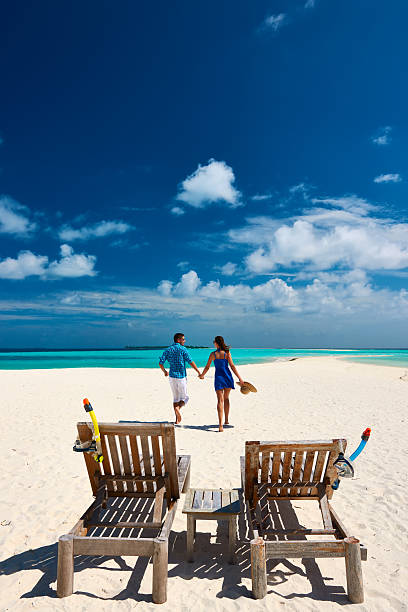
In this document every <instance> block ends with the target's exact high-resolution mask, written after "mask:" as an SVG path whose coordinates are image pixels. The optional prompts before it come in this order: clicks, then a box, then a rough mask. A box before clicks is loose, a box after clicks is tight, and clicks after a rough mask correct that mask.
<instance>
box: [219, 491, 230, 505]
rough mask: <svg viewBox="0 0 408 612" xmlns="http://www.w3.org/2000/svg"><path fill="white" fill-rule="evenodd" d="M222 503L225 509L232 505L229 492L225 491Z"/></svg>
mask: <svg viewBox="0 0 408 612" xmlns="http://www.w3.org/2000/svg"><path fill="white" fill-rule="evenodd" d="M221 502H222V506H223V508H225V507H226V506H229V505H230V503H231V495H230V492H229V491H223V492H222V495H221Z"/></svg>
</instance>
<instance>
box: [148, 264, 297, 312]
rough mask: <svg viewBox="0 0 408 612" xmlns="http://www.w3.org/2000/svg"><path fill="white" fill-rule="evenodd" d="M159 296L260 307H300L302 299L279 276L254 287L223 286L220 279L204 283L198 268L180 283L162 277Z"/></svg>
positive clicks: (269, 308)
mask: <svg viewBox="0 0 408 612" xmlns="http://www.w3.org/2000/svg"><path fill="white" fill-rule="evenodd" d="M157 289H158V292H159V294H160V295H163V296H166V297H172V298H174V299H187V300H194V302H195V303H196V304H197V303H198V302H200V303H202V302H203V301H209V302H217V301H221V303H222V304H224V303H225V302H230V303H231V302H232V303H233V304H234V305H235V307H239V308H240V310H242V308H244V309H245V310H246V309H249V308H255V309H258V310H268V311H269V310H276V309H279V308H282V307H285V308H286V307H287V308H290V309H297V308H298V305H299V302H298V297H297V295H296V291H295V290H294V289H293V288H292V287H289V285H287V284H286V283H285V281H283V280H282V279H280V278H275V279H271V280H269V281H267V282H266V283H262V284H259V285H255V286H253V287H251V286H249V285H245V284H242V283H238V284H235V285H221V284H220V282H219V281H218V280H217V281H216V280H212V281H209V282H208V283H206V284H203V283H202V281H201V279H200V278H199V276H198V274H197V272H196V271H195V270H190V271H189V272H186V274H183V275H182V276H181V279H180V281H179V282H178V283H173V282H171V281H168V280H163V281H161V282H160V284H159V286H158V288H157Z"/></svg>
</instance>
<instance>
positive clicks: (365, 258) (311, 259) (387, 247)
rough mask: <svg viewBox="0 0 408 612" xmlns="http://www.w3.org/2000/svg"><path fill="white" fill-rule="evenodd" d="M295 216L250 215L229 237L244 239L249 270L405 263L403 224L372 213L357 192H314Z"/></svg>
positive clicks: (407, 233) (407, 230)
mask: <svg viewBox="0 0 408 612" xmlns="http://www.w3.org/2000/svg"><path fill="white" fill-rule="evenodd" d="M311 203H312V204H315V205H316V204H317V205H318V206H315V207H310V208H308V209H307V210H306V211H304V213H303V214H301V215H298V216H297V217H296V218H288V219H275V218H271V217H253V218H250V219H247V224H246V226H245V227H242V228H239V229H235V230H230V231H229V238H230V240H231V241H232V242H235V243H236V244H242V245H247V248H248V249H249V254H248V255H247V257H246V260H245V264H246V267H247V270H248V271H249V272H251V273H255V274H265V273H270V272H276V271H282V270H285V269H286V270H287V269H291V270H295V271H297V272H299V271H301V272H303V273H305V272H308V273H309V274H312V273H314V272H316V271H319V270H332V269H333V270H334V269H349V270H353V269H361V270H368V271H380V270H402V269H404V268H406V267H408V224H406V223H399V222H397V221H393V220H390V219H384V218H381V217H379V216H376V215H375V213H376V212H379V211H377V210H376V207H375V206H373V205H372V204H370V203H369V202H367V201H366V200H364V199H362V198H358V197H357V196H345V197H341V198H314V199H313V200H311Z"/></svg>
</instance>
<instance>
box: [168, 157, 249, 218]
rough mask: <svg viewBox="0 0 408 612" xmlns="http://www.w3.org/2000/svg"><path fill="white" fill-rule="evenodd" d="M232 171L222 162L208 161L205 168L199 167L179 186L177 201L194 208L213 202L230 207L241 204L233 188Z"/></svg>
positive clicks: (239, 197)
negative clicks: (222, 203)
mask: <svg viewBox="0 0 408 612" xmlns="http://www.w3.org/2000/svg"><path fill="white" fill-rule="evenodd" d="M234 182H235V175H234V171H233V170H232V168H231V167H230V166H228V165H227V164H226V163H225V162H224V161H216V160H215V159H210V161H209V162H208V164H207V165H206V166H201V165H199V166H198V168H197V170H196V171H195V172H193V174H191V175H190V176H188V177H187V178H186V179H185V180H184V181H183V182H182V183H181V185H180V188H179V193H178V195H177V199H178V200H179V201H181V202H185V203H186V204H189V205H190V206H193V207H194V208H203V207H204V206H207V205H208V204H212V203H214V202H224V203H226V204H228V205H229V206H231V207H233V208H234V207H236V206H239V205H240V204H241V193H240V192H239V191H238V190H237V189H236V188H235V187H234Z"/></svg>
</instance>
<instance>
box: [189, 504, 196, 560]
mask: <svg viewBox="0 0 408 612" xmlns="http://www.w3.org/2000/svg"><path fill="white" fill-rule="evenodd" d="M195 531H196V520H195V518H194V517H193V516H191V514H187V561H188V562H189V563H191V562H192V561H194V537H195Z"/></svg>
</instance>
